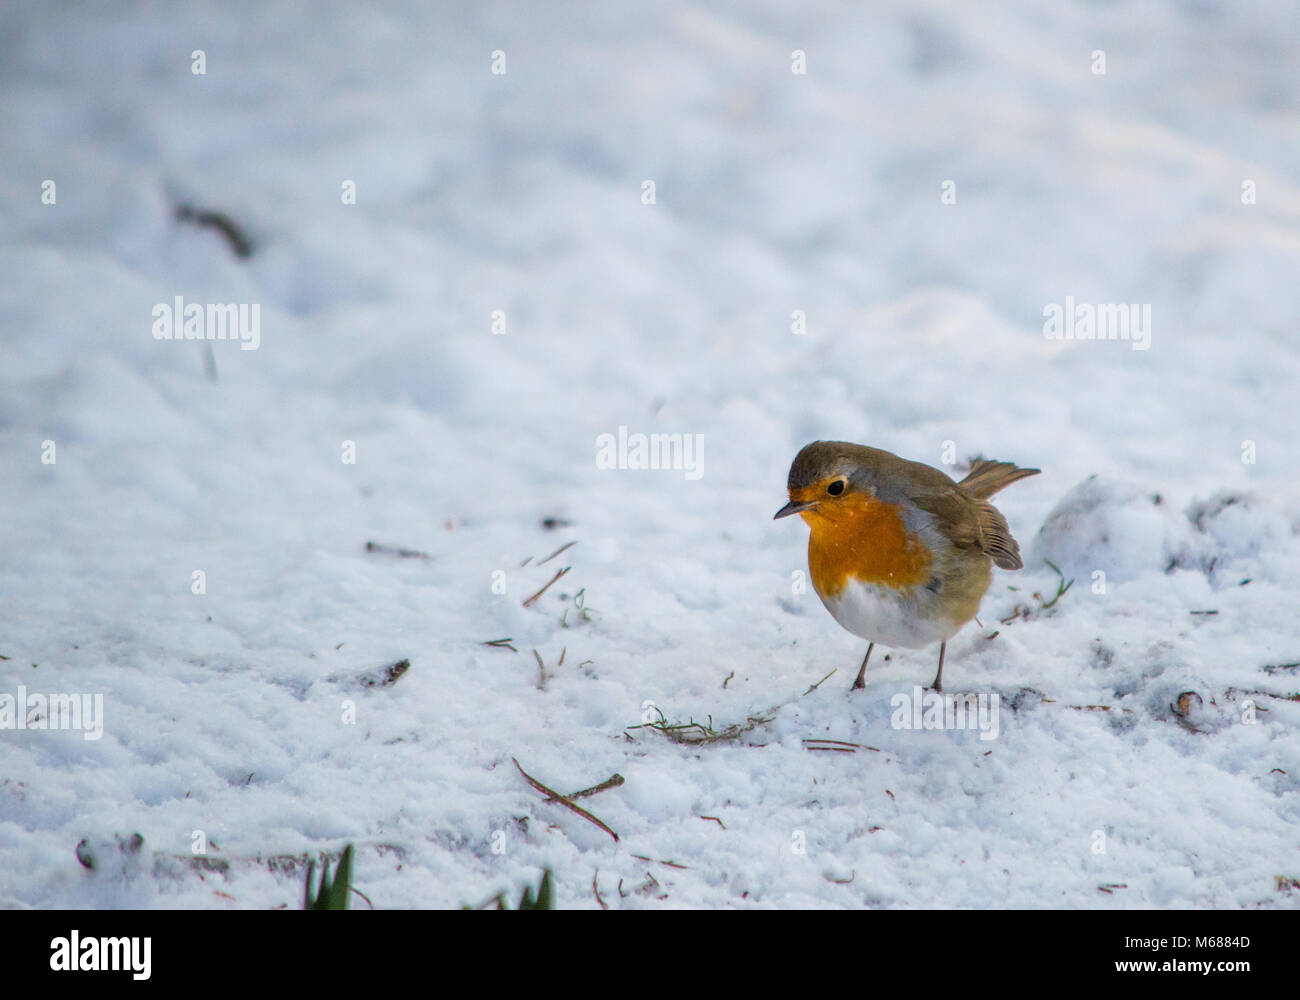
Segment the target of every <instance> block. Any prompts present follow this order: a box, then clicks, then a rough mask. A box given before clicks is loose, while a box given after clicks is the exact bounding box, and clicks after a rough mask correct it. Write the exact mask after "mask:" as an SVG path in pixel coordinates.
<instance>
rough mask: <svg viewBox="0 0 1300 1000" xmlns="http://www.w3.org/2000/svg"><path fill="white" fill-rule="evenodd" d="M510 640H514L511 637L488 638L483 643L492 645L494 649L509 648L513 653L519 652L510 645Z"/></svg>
mask: <svg viewBox="0 0 1300 1000" xmlns="http://www.w3.org/2000/svg"><path fill="white" fill-rule="evenodd" d="M512 642H514V640H513V639H489V640H488V641H487V642H485V643H483V645H484V646H492V647H493V648H494V649H509V650H511V651H512V652H515V653H517V652H519V650H517V649H515V647H514V646H512V645H510V644H511V643H512Z"/></svg>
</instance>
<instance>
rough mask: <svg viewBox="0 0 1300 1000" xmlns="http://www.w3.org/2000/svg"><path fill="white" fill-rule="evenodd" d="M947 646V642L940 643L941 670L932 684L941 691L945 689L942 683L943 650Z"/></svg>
mask: <svg viewBox="0 0 1300 1000" xmlns="http://www.w3.org/2000/svg"><path fill="white" fill-rule="evenodd" d="M947 648H948V643H947V642H941V643H939V672H938V673H937V674H935V675H934V683H933V684H931V685H930V687H932V688H934V690H936V691H940V692H942V691H943V684H942V683H941V682H942V681H943V652H944V650H945V649H947Z"/></svg>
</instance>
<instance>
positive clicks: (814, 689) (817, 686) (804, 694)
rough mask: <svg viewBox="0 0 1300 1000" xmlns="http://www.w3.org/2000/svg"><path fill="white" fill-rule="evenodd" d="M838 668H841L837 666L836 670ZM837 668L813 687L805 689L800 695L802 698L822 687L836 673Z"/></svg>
mask: <svg viewBox="0 0 1300 1000" xmlns="http://www.w3.org/2000/svg"><path fill="white" fill-rule="evenodd" d="M838 669H839V667H836V668H835V670H838ZM835 670H832V671H831V672H830V673H829V674H827V675H826V676H825V677H823V678H822V679H821V680H819V681H818V682H817V683H816V684H814V685H813V686H812V687H810V688H809V689H808V690H807V691H805V692H804V693H803V694H802V695H800V697H801V698H802V697H806V696H808V695H810V694H812V693H813V692H814V691H816V690H817V689H818V688H819V687H821V686H822V685H823V684H825V683H826V682H827V681H828V680H830V679H831V676H832V675H833V674H834V673H835Z"/></svg>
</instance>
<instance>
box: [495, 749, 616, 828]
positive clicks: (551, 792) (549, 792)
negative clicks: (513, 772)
mask: <svg viewBox="0 0 1300 1000" xmlns="http://www.w3.org/2000/svg"><path fill="white" fill-rule="evenodd" d="M510 759H511V760H512V761H514V765H515V767H517V768H519V773H520V774H522V775H523V776H524V780H525V781H527V782H528V783H529V784H530V785H532V786H533V787H534V788H535V789H537V791H539V792H541V793H542V794H543V795H545V796H547V797H548V798H551V799H554V800H555V801H556V802H558V803H559V804H560V805H562V806H564V807H565V808H566V809H571V810H573V811H574V812H576V813H577V814H578V815H579V816H581V817H582V818H583V819H585V820H587V821H588V822H589V823H595V824H596V826H598V827H600V828H601V829H602V830H604V831H605V832H606V833H608V834H609V835H610V836H611V837H613V838H614V840H615V841H617V840H618V834H617V833H615V832H614V831H613V830H611V829H610V828H609V827H608V826H606V825H605V824H604V823H603V822H601V821H600V820H599V819H597V818H596V817H595V816H593V815H592V814H591V813H589V812H587V810H586V809H583V808H582V806H580V805H577V804H576V803H574V802H572V801H571V800H569V799H567V798H565V797H564V796H563V795H561V794H560V793H559V792H557V791H555V789H553V788H547V787H546V786H545V785H543V784H542V783H541V782H540V781H538V780H537V779H536V778H534V777H533V776H532V775H531V774H529V773H528V772H527V771H525V770H524V769H523V768H522V767H520V766H519V761H517V760H515V758H514V757H511V758H510Z"/></svg>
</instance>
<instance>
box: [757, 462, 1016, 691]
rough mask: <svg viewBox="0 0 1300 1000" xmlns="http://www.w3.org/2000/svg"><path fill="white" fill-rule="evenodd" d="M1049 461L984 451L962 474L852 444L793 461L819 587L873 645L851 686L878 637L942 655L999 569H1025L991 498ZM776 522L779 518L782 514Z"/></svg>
mask: <svg viewBox="0 0 1300 1000" xmlns="http://www.w3.org/2000/svg"><path fill="white" fill-rule="evenodd" d="M1038 472H1039V470H1038V469H1021V468H1018V467H1017V466H1015V465H1014V464H1012V463H1011V462H990V461H987V460H985V459H977V460H976V461H975V462H974V463H972V465H971V470H970V474H969V475H968V476H967V477H966V478H965V479H963V480H962V481H961V482H954V481H953V479H952V478H951V477H950V476H948V475H947V474H945V473H943V472H940V471H939V470H938V469H935V468H932V467H930V466H928V465H923V464H922V463H920V462H909V461H908V460H907V459H905V458H899V457H898V456H897V455H894V454H892V453H890V452H887V451H882V450H881V449H879V448H868V447H866V446H865V445H860V444H849V443H848V442H846V441H814V442H813V443H812V444H809V445H805V446H804V447H803V449H802V450H800V452H799V454H798V455H796V456H795V459H794V463H793V464H792V465H791V466H790V477H789V481H788V483H787V486H788V488H789V493H790V502H789V503H788V504H786V505H785V506H784V507H782V508H781V509H780V510H778V511H777V512H776V517H778V518H780V517H789V516H790V515H791V514H798V515H800V516H801V517H802V518H803V519H804V520H805V521H807V522H808V527H809V528H810V529H811V531H810V533H809V536H808V569H809V572H810V574H811V576H812V582H813V587H814V588H816V590H817V595H818V596H819V597H820V598H821V599H822V603H823V604H825V605H826V610H827V611H829V612H830V613H831V615H832V616H833V617H834V618H835V620H836V621H837V622H839V623H840V624H841V625H842V626H844V628H846V629H848V630H849V631H850V632H852V633H853V634H854V635H857V636H861V637H862V638H863V639H866V640H867V642H868V645H867V655H866V656H865V657H863V658H862V669H860V670H859V671H858V678H857V680H855V681H854V682H853V688H852V690H856V689H858V688H860V687H865V686H866V684H865V682H864V680H863V677H864V675H865V674H866V672H867V661H868V660H870V659H871V651H872V650H873V649H874V648H875V646H876V643H878V642H879V643H881V644H882V645H885V646H901V647H903V648H905V649H920V648H921V647H922V646H928V645H929V644H930V643H932V642H937V643H939V670H938V672H937V673H936V674H935V675H934V684H933V685H932V686H933V688H934V690H936V691H942V690H943V687H942V686H941V685H942V681H943V655H944V652H945V650H946V649H947V647H948V640H949V639H951V638H952V637H953V636H954V635H956V634H957V632H958V631H959V630H960V629H961V627H962V626H963V625H965V624H966V623H967V622H968V621H970V620H971V619H972V618H974V617H975V613H976V612H977V611H978V610H979V606H980V599H981V598H983V596H984V592H985V591H986V590H988V589H989V584H990V583H991V582H992V579H993V573H992V566H993V564H995V563H996V564H997V565H998V567H999V568H1001V569H1020V568H1021V567H1022V566H1023V565H1024V563H1022V562H1021V561H1020V546H1019V545H1017V544H1016V540H1015V539H1014V538H1012V537H1011V530H1010V529H1009V528H1008V527H1007V521H1006V518H1004V517H1003V516H1002V515H1001V514H1000V513H999V512H998V510H997V508H996V507H994V506H993V505H992V504H991V503H989V502H988V498H989V497H991V496H993V494H995V493H997V492H998V491H999V490H1001V489H1003V488H1004V487H1006V486H1010V485H1011V484H1012V483H1014V482H1015V481H1016V480H1017V479H1024V478H1025V477H1026V476H1035V475H1037V474H1038ZM773 520H775V518H774V519H773Z"/></svg>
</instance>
